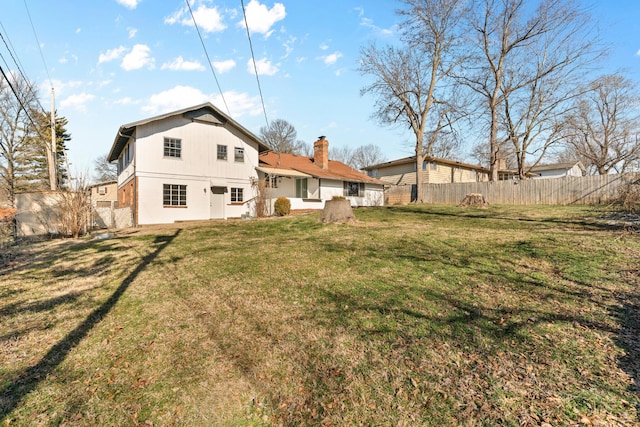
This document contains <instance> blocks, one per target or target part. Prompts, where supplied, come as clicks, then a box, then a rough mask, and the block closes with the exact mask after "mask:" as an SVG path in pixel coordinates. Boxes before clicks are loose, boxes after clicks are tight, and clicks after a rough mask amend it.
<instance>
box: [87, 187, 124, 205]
mask: <svg viewBox="0 0 640 427" xmlns="http://www.w3.org/2000/svg"><path fill="white" fill-rule="evenodd" d="M88 188H89V190H90V191H91V205H92V206H94V207H96V206H98V207H110V206H111V205H112V203H114V202H115V203H116V204H117V202H118V181H107V182H99V183H97V184H93V185H90V186H89V187H88Z"/></svg>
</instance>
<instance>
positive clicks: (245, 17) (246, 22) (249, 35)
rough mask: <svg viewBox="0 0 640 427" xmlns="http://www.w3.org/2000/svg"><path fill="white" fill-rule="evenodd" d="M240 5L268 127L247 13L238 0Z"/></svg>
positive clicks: (242, 0) (242, 1)
mask: <svg viewBox="0 0 640 427" xmlns="http://www.w3.org/2000/svg"><path fill="white" fill-rule="evenodd" d="M240 4H241V5H242V16H243V17H244V26H245V28H246V29H247V38H248V39H249V48H250V49H251V60H252V61H253V71H254V72H255V74H256V82H258V92H259V93H260V102H261V103H262V111H263V113H264V121H265V123H266V125H267V127H269V119H267V109H266V108H265V107H264V97H263V96H262V87H261V86H260V78H259V77H258V66H257V65H256V57H255V55H254V53H253V43H252V41H251V32H250V31H249V22H248V21H247V11H246V10H245V7H244V0H240Z"/></svg>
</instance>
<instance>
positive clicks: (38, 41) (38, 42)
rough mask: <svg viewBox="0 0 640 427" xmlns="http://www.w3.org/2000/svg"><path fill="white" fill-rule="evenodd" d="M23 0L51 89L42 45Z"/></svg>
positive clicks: (51, 84) (25, 2)
mask: <svg viewBox="0 0 640 427" xmlns="http://www.w3.org/2000/svg"><path fill="white" fill-rule="evenodd" d="M23 1H24V7H25V9H26V10H27V16H28V17H29V23H30V24H31V29H32V30H33V35H34V37H35V38H36V43H37V44H38V51H39V52H40V58H41V59H42V64H43V65H44V70H45V72H46V73H47V78H48V79H49V86H51V88H52V89H53V83H52V82H51V75H50V74H49V68H48V67H47V62H46V61H45V60H44V54H43V53H42V46H40V40H38V34H37V33H36V27H35V26H34V25H33V20H32V19H31V13H30V12H29V6H27V0H23Z"/></svg>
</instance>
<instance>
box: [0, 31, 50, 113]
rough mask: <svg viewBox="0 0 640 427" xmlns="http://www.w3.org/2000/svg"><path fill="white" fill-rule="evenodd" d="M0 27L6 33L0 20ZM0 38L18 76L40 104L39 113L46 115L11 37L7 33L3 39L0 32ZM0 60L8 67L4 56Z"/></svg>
mask: <svg viewBox="0 0 640 427" xmlns="http://www.w3.org/2000/svg"><path fill="white" fill-rule="evenodd" d="M0 28H2V31H3V32H4V33H5V34H7V31H6V30H5V28H4V25H2V22H0ZM0 39H2V42H3V43H4V45H5V47H6V48H7V51H8V52H9V55H11V59H13V63H14V64H15V65H16V68H17V69H18V72H19V73H20V76H22V80H23V81H24V82H25V83H26V84H27V87H28V88H29V92H30V93H31V96H33V98H34V99H35V100H36V102H37V103H38V105H39V106H40V110H41V113H42V114H43V115H44V116H46V115H47V110H45V108H44V107H43V106H42V103H41V102H40V99H39V97H38V95H37V94H36V93H35V91H34V88H33V85H32V84H31V82H30V81H29V80H28V79H27V77H26V75H25V72H24V69H23V68H24V67H23V66H22V62H20V58H18V54H17V52H16V51H15V48H14V47H13V44H12V43H11V39H9V34H7V39H6V40H5V38H4V35H3V34H2V32H0ZM0 56H2V55H1V54H0ZM2 60H3V61H4V63H5V64H6V66H7V67H9V64H8V63H7V61H6V60H5V59H4V57H2Z"/></svg>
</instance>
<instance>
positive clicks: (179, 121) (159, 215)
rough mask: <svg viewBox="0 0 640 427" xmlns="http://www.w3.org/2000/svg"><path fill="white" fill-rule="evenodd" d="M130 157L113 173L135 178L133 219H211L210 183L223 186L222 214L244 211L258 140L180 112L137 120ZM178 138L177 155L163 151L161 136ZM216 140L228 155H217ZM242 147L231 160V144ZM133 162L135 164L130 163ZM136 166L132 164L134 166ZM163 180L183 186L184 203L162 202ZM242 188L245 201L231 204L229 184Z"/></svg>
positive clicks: (122, 178)
mask: <svg viewBox="0 0 640 427" xmlns="http://www.w3.org/2000/svg"><path fill="white" fill-rule="evenodd" d="M135 136H136V138H135V149H136V150H135V160H134V162H132V164H130V165H129V166H128V167H127V168H126V169H125V170H124V171H123V173H121V174H120V176H119V177H118V184H121V183H124V182H125V181H126V180H127V178H128V177H129V176H131V175H132V174H133V173H134V170H135V175H136V176H137V177H138V188H137V193H138V204H137V209H138V224H140V225H145V224H166V223H172V222H174V221H185V220H205V219H211V217H212V210H211V201H212V196H211V191H210V187H212V186H216V187H226V188H227V190H228V191H227V192H226V193H224V208H223V212H224V213H223V216H222V218H236V217H240V216H242V215H243V214H249V213H250V209H251V208H252V205H251V202H247V201H248V200H251V199H252V198H253V197H254V195H253V190H252V188H251V178H252V177H253V178H257V173H256V171H255V167H256V166H257V165H258V147H257V144H253V143H251V144H249V143H246V142H244V141H243V140H242V139H241V138H240V137H239V136H237V135H235V134H233V133H232V132H231V131H230V130H228V129H226V128H224V127H222V126H214V125H212V124H205V123H199V122H192V121H191V120H189V119H185V118H184V117H182V116H173V117H169V118H167V119H164V120H160V121H156V122H152V123H148V124H144V125H140V126H138V127H137V129H136V135H135ZM165 137H166V138H176V139H180V140H181V157H180V158H175V157H165V156H164V138H165ZM217 145H226V146H227V160H217ZM235 147H242V148H244V162H236V161H235V159H234V148H235ZM134 165H135V166H134ZM134 167H135V169H134ZM163 184H174V185H186V186H187V206H186V207H164V206H163V194H162V193H163ZM232 187H233V188H242V189H243V200H244V203H243V204H240V205H237V204H233V205H232V204H231V190H230V189H231V188H232Z"/></svg>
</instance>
